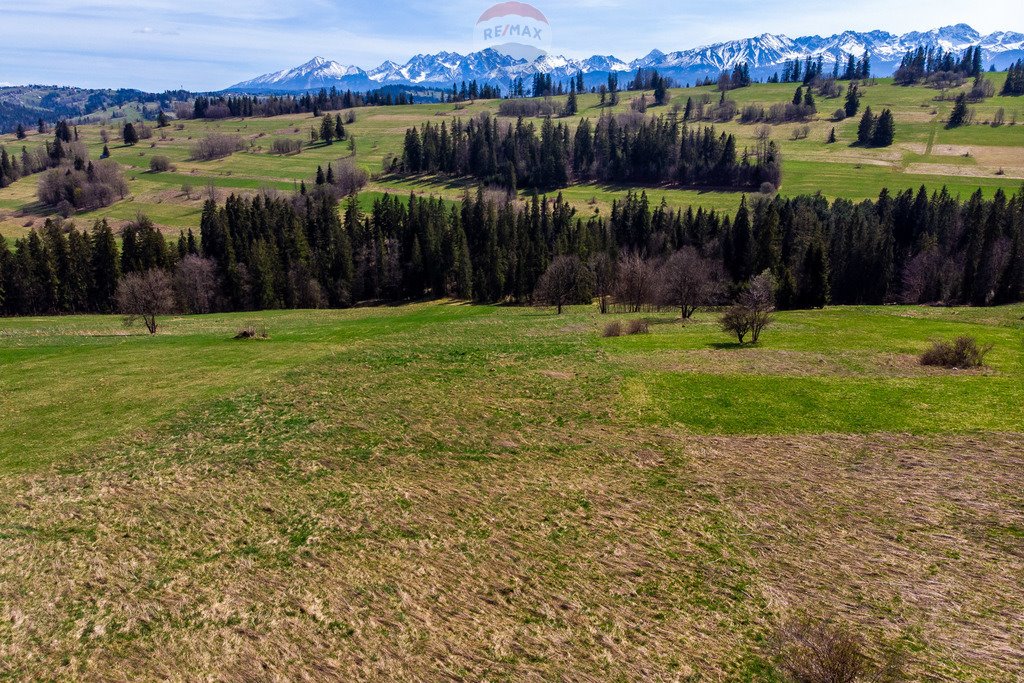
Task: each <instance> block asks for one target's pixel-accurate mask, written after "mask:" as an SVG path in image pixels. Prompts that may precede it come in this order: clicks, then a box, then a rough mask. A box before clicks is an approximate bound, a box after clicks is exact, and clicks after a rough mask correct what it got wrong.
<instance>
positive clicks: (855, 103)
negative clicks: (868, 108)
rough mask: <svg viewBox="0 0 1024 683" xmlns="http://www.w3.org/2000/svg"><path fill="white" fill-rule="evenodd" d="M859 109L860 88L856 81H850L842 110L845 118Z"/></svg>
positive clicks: (852, 115) (854, 114) (853, 114)
mask: <svg viewBox="0 0 1024 683" xmlns="http://www.w3.org/2000/svg"><path fill="white" fill-rule="evenodd" d="M859 109H860V89H859V88H858V87H857V84H856V83H851V84H850V87H849V88H847V90H846V106H845V107H844V108H843V110H844V111H845V112H846V116H847V118H852V117H854V116H856V115H857V111H858V110H859Z"/></svg>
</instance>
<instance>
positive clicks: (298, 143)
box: [270, 138, 302, 154]
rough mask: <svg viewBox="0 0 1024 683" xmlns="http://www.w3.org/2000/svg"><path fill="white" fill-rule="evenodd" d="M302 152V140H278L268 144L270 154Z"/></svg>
mask: <svg viewBox="0 0 1024 683" xmlns="http://www.w3.org/2000/svg"><path fill="white" fill-rule="evenodd" d="M301 151H302V140H292V139H289V138H280V139H278V140H274V141H273V142H271V143H270V153H271V154H298V153H299V152H301Z"/></svg>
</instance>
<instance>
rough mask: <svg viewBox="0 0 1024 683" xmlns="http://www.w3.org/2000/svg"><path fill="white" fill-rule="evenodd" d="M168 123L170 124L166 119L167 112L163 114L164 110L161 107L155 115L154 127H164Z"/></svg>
mask: <svg viewBox="0 0 1024 683" xmlns="http://www.w3.org/2000/svg"><path fill="white" fill-rule="evenodd" d="M169 125H171V124H170V121H168V119H167V114H165V113H164V110H163V109H161V110H160V113H159V114H157V115H156V127H157V128H166V127H167V126H169Z"/></svg>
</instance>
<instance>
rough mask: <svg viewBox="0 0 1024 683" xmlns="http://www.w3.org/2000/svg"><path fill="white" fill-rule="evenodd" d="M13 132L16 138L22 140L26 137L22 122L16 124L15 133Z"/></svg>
mask: <svg viewBox="0 0 1024 683" xmlns="http://www.w3.org/2000/svg"><path fill="white" fill-rule="evenodd" d="M14 134H15V136H16V137H17V138H18V139H19V140H24V139H25V137H26V133H25V126H23V125H22V124H20V123H19V124H18V129H17V130H16V131H15V133H14Z"/></svg>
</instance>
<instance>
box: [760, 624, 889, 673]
mask: <svg viewBox="0 0 1024 683" xmlns="http://www.w3.org/2000/svg"><path fill="white" fill-rule="evenodd" d="M772 647H773V649H774V651H775V652H774V654H775V659H776V661H777V662H778V664H779V668H780V669H781V670H782V672H783V674H784V675H785V679H786V680H788V681H792V682H793V683H820V682H822V681H828V682H829V683H857V682H858V681H879V682H880V683H881V682H883V681H884V682H888V683H895V682H896V681H901V680H903V673H902V662H901V661H900V657H899V656H898V655H892V656H890V657H889V658H888V659H887V661H885V662H884V663H883V664H881V665H876V664H874V663H873V662H872V661H871V660H870V659H869V658H868V657H867V655H865V654H864V644H863V641H862V639H861V638H859V637H857V636H856V635H855V634H854V633H852V632H851V631H850V630H848V629H846V628H844V627H841V626H836V625H833V624H830V623H827V622H821V621H812V620H810V619H799V620H795V621H791V622H789V623H787V624H785V625H784V626H783V627H782V628H780V629H779V631H778V633H777V634H776V635H775V637H774V638H773V641H772Z"/></svg>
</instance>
